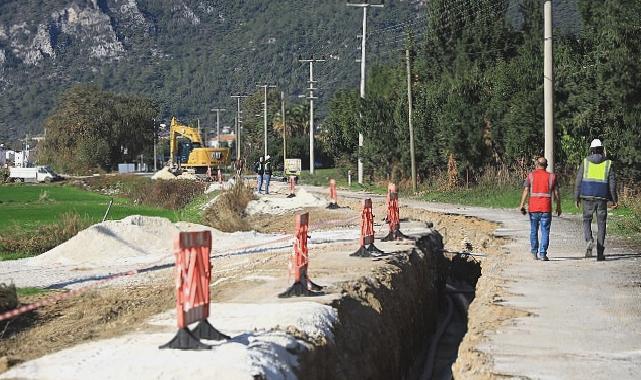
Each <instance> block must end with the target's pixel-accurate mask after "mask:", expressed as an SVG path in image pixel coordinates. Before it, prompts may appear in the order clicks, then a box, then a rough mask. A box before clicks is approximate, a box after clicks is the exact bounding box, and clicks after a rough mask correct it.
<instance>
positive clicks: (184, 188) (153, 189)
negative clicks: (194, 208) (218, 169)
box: [129, 180, 207, 210]
mask: <svg viewBox="0 0 641 380" xmlns="http://www.w3.org/2000/svg"><path fill="white" fill-rule="evenodd" d="M206 188H207V184H206V183H203V182H197V181H188V180H174V181H151V180H150V181H148V182H146V183H144V184H143V185H141V186H135V187H134V188H133V189H132V190H131V192H130V194H129V197H130V198H131V199H133V200H134V201H136V202H140V203H142V204H144V205H146V206H152V207H160V208H166V209H170V210H180V209H182V208H184V207H185V206H187V205H188V204H189V202H191V201H192V200H194V198H196V197H198V196H200V195H202V194H203V193H204V192H205V189H206Z"/></svg>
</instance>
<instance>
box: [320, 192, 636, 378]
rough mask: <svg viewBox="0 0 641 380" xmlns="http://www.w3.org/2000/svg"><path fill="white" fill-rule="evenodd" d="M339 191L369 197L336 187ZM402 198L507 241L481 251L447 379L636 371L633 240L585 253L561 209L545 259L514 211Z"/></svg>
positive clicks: (573, 220)
mask: <svg viewBox="0 0 641 380" xmlns="http://www.w3.org/2000/svg"><path fill="white" fill-rule="evenodd" d="M319 191H322V190H319ZM341 196H342V197H343V198H345V197H349V198H352V199H353V198H363V197H365V196H367V197H372V198H377V197H376V196H372V195H364V194H358V193H348V192H339V197H341ZM401 205H402V206H406V207H409V208H410V209H414V210H417V209H423V210H427V211H430V212H438V213H445V214H460V215H465V216H469V217H476V218H481V219H485V220H489V221H492V222H496V223H498V224H499V225H500V227H499V228H498V229H497V230H496V231H495V236H498V237H503V238H505V239H506V245H505V246H504V249H503V253H502V254H500V255H488V256H487V257H486V258H483V259H482V260H483V263H482V265H483V275H482V277H481V279H480V281H479V283H478V285H477V297H476V300H475V301H474V303H473V304H472V306H471V308H470V316H469V318H470V321H469V326H468V328H469V330H468V331H469V332H468V334H467V335H466V337H465V339H464V341H463V343H462V344H461V347H460V350H459V359H458V361H457V363H456V364H455V366H454V367H455V368H454V370H455V371H454V375H455V378H459V379H495V378H505V377H507V378H523V379H587V378H589V379H638V378H639V374H640V373H641V251H639V249H638V248H634V247H631V246H630V244H628V243H626V241H625V240H624V239H621V238H618V239H617V238H614V237H611V236H610V237H608V241H607V242H606V244H607V247H606V261H605V262H596V261H595V259H594V258H592V259H585V258H583V256H584V253H585V251H584V249H585V245H584V244H583V238H582V232H581V231H582V230H581V220H580V219H579V217H578V216H576V215H569V216H565V215H564V216H561V217H560V218H559V217H554V219H553V222H552V232H551V243H550V248H549V257H550V261H549V262H541V261H535V260H533V259H532V258H531V256H530V253H529V252H530V243H529V229H530V226H529V219H528V218H527V217H525V216H522V215H520V214H519V213H518V212H516V210H497V209H485V208H476V207H462V206H453V205H447V204H437V203H431V202H421V201H415V200H409V201H408V200H404V201H402V202H401ZM401 213H402V211H401ZM595 227H596V226H595ZM595 231H596V230H595ZM470 233H474V232H473V231H470ZM450 245H451V244H450ZM477 249H478V250H483V247H477Z"/></svg>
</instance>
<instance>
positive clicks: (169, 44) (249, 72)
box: [0, 0, 576, 140]
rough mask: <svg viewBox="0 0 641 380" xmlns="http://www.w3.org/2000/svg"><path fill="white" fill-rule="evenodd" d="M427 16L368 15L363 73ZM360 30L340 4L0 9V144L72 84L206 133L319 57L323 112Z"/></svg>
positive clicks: (321, 0)
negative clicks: (148, 102)
mask: <svg viewBox="0 0 641 380" xmlns="http://www.w3.org/2000/svg"><path fill="white" fill-rule="evenodd" d="M511 1H513V2H514V1H517V0H511ZM561 3H562V4H564V5H563V6H565V7H566V8H567V7H568V5H567V4H568V3H571V4H575V0H572V1H563V2H561ZM575 5H576V4H575ZM425 7H426V1H424V0H404V1H387V2H386V3H385V8H384V9H372V10H370V11H369V12H368V47H367V49H368V65H371V64H376V63H381V62H390V60H394V59H400V57H401V52H400V51H398V49H399V48H400V47H402V44H403V31H404V29H405V28H407V27H409V28H411V29H413V30H415V31H416V32H417V33H419V36H420V33H422V31H423V29H424V24H425V22H426V21H425V20H426V17H425ZM512 8H513V9H514V8H515V7H512ZM570 8H572V7H571V6H570ZM575 8H576V6H574V9H575ZM575 16H576V14H575ZM575 18H576V17H575ZM361 20H362V11H361V10H360V9H357V8H348V7H346V5H345V1H338V0H270V1H264V0H209V1H204V0H200V1H198V0H49V1H44V2H43V1H37V0H1V1H0V93H1V94H2V96H1V97H0V140H3V139H10V138H15V137H20V136H24V134H25V133H39V132H41V128H42V121H43V120H44V119H45V118H46V116H47V115H48V113H49V112H50V111H51V109H52V108H53V107H54V106H55V102H56V99H57V97H58V95H59V94H60V93H62V92H63V91H65V90H66V89H67V88H69V87H70V86H73V85H74V84H78V83H94V84H96V85H98V86H99V87H101V88H103V89H105V90H109V91H114V92H124V93H130V94H140V95H144V96H147V97H150V98H152V99H155V100H156V101H157V102H158V104H159V105H160V106H161V109H162V115H161V117H163V118H168V117H170V116H171V115H177V116H178V117H179V118H181V119H183V120H186V121H193V120H195V119H200V120H201V122H202V123H203V124H204V125H206V126H207V125H212V124H213V123H214V122H215V114H214V113H212V112H210V109H211V108H214V107H226V108H228V109H234V102H233V100H232V99H231V98H230V97H229V96H230V95H231V94H232V93H253V92H254V91H256V84H258V83H270V84H276V85H277V86H278V89H277V90H278V91H281V90H282V91H285V93H286V94H288V97H289V100H290V101H297V100H298V95H300V94H302V93H303V92H304V89H305V88H306V87H308V83H307V80H308V78H309V77H308V76H309V73H308V66H307V65H306V64H301V63H299V62H298V56H299V55H302V56H303V57H304V58H308V57H309V56H310V55H312V54H314V55H315V57H321V56H323V55H324V56H325V57H326V58H327V62H324V63H318V64H316V65H315V66H314V71H315V73H314V74H315V80H317V81H318V83H317V84H316V85H315V86H316V87H318V88H320V92H319V93H318V95H320V96H321V100H320V106H321V110H320V111H321V113H322V111H323V109H322V107H323V106H324V103H325V102H326V101H327V100H329V97H330V96H331V95H332V94H333V92H334V91H335V90H336V89H337V88H343V87H349V86H354V87H355V88H356V86H358V81H359V78H360V76H359V75H360V71H359V70H360V68H359V64H358V63H356V62H355V60H356V59H357V58H359V56H360V53H359V49H360V39H359V38H358V37H357V35H358V34H360V32H361V25H362V24H361ZM397 57H398V58H397ZM233 116H234V113H233V112H229V111H228V112H225V113H223V114H222V119H223V122H224V123H225V124H232V123H233Z"/></svg>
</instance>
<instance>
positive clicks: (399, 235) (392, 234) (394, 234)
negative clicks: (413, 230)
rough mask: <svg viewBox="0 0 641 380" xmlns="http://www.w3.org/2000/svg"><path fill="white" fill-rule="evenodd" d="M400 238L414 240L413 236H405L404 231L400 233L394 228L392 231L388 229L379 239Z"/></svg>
mask: <svg viewBox="0 0 641 380" xmlns="http://www.w3.org/2000/svg"><path fill="white" fill-rule="evenodd" d="M402 240H412V241H413V240H416V239H415V238H413V237H411V236H407V235H405V234H404V233H402V232H401V231H400V230H396V231H394V232H392V231H390V232H389V234H387V236H385V237H384V238H382V239H381V241H402Z"/></svg>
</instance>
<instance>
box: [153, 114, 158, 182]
mask: <svg viewBox="0 0 641 380" xmlns="http://www.w3.org/2000/svg"><path fill="white" fill-rule="evenodd" d="M152 120H153V123H154V173H155V172H156V171H158V168H157V166H156V161H158V156H157V154H156V140H158V130H157V129H156V118H153V119H152Z"/></svg>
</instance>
